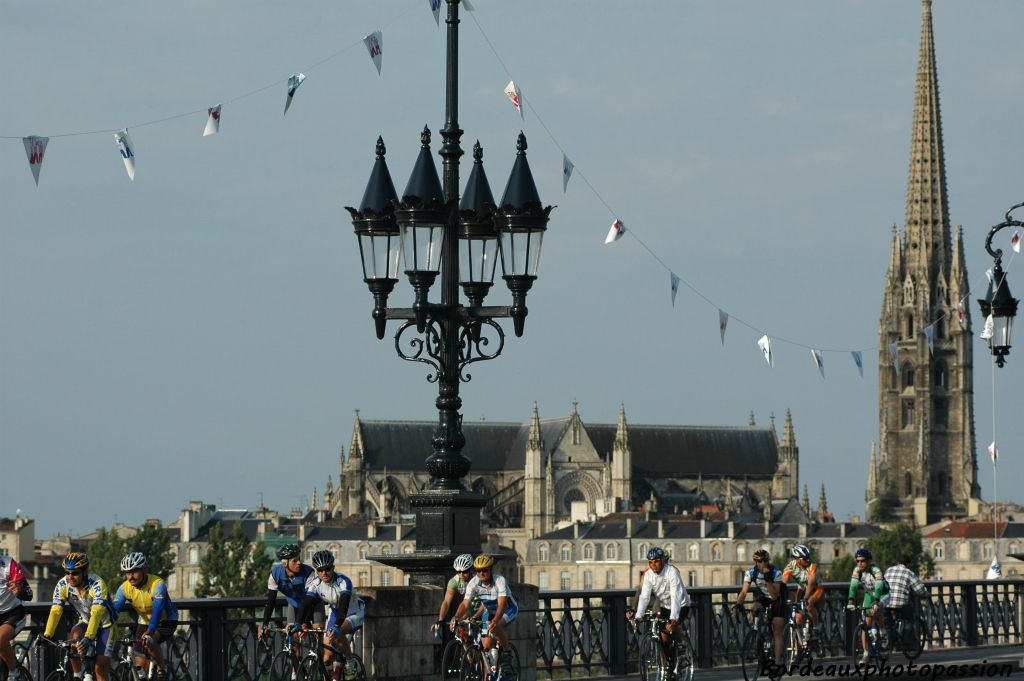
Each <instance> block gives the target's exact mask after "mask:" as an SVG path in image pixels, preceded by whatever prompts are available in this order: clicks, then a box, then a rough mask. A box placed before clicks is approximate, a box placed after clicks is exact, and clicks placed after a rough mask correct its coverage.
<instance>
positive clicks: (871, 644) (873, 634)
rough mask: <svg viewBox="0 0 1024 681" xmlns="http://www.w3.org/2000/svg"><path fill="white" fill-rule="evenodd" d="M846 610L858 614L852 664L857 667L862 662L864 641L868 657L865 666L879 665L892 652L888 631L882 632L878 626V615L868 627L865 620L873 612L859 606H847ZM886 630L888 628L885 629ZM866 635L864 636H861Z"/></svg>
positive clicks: (854, 633)
mask: <svg viewBox="0 0 1024 681" xmlns="http://www.w3.org/2000/svg"><path fill="white" fill-rule="evenodd" d="M847 610H856V611H857V612H859V613H860V622H858V623H857V628H856V629H854V632H853V664H854V665H858V664H860V663H861V662H862V661H864V641H865V640H866V641H867V646H868V650H867V653H868V656H867V664H873V665H876V666H877V665H880V664H882V663H883V662H885V659H886V658H887V657H888V656H889V653H890V652H891V651H892V639H891V637H890V636H888V630H886V631H885V632H884V634H883V631H882V630H881V629H880V628H879V626H878V615H877V614H875V615H874V616H875V619H874V621H873V622H872V623H871V626H870V627H868V624H867V618H868V617H869V616H870V615H872V614H873V613H874V611H873V610H869V611H866V610H865V609H864V608H863V607H861V606H847ZM887 629H888V627H887ZM865 633H866V634H867V636H864V635H863V634H865Z"/></svg>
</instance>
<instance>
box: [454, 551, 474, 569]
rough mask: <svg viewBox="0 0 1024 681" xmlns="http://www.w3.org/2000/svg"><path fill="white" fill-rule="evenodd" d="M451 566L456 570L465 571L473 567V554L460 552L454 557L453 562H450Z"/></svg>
mask: <svg viewBox="0 0 1024 681" xmlns="http://www.w3.org/2000/svg"><path fill="white" fill-rule="evenodd" d="M452 567H453V568H455V570H456V571H457V572H465V571H466V570H469V569H470V568H472V567H473V554H471V553H464V554H462V555H461V556H459V557H458V558H456V559H455V562H454V563H453V564H452Z"/></svg>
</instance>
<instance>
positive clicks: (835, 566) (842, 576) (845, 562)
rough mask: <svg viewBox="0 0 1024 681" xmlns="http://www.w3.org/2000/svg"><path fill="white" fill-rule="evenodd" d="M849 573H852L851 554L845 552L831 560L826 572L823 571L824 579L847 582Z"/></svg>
mask: <svg viewBox="0 0 1024 681" xmlns="http://www.w3.org/2000/svg"><path fill="white" fill-rule="evenodd" d="M851 574H853V556H852V555H851V554H849V553H846V554H843V555H842V556H839V557H838V558H836V559H835V560H833V561H832V565H830V566H829V568H828V572H827V573H825V581H826V582H849V581H850V575H851Z"/></svg>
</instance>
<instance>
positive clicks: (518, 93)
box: [505, 80, 523, 118]
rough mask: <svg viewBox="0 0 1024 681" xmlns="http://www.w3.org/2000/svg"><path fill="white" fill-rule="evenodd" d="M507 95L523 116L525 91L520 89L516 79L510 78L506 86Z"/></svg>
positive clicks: (521, 116)
mask: <svg viewBox="0 0 1024 681" xmlns="http://www.w3.org/2000/svg"><path fill="white" fill-rule="evenodd" d="M505 96H506V97H508V99H509V101H510V102H512V106H514V107H515V108H516V110H517V111H518V112H519V117H520V118H523V91H522V90H520V89H519V86H518V85H516V82H515V81H514V80H510V81H509V82H508V85H506V86H505Z"/></svg>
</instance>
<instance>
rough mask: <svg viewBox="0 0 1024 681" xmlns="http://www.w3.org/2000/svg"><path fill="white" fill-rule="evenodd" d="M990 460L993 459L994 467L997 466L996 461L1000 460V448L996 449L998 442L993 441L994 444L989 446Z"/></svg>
mask: <svg viewBox="0 0 1024 681" xmlns="http://www.w3.org/2000/svg"><path fill="white" fill-rule="evenodd" d="M988 458H990V459H992V465H993V466H995V465H996V461H998V460H999V448H998V447H996V441H995V440H992V444H990V445H989V446H988Z"/></svg>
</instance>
